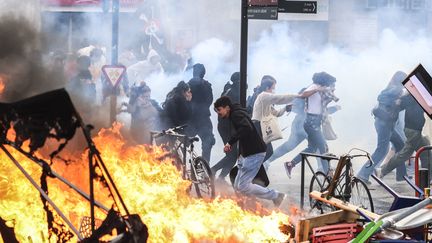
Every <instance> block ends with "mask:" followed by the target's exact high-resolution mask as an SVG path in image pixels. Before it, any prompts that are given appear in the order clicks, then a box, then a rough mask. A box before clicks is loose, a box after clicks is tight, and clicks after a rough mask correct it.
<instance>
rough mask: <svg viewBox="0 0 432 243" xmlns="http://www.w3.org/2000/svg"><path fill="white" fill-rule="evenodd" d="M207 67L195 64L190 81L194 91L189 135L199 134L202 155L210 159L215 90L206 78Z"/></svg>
mask: <svg viewBox="0 0 432 243" xmlns="http://www.w3.org/2000/svg"><path fill="white" fill-rule="evenodd" d="M205 73H206V70H205V67H204V65H203V64H201V63H197V64H195V65H194V66H193V78H192V79H191V80H190V81H189V83H188V84H189V87H190V89H191V91H192V101H191V103H192V120H191V122H190V127H189V128H188V130H189V132H188V133H189V135H190V136H195V135H198V136H199V137H200V139H201V141H202V151H203V152H202V155H203V157H204V159H206V160H207V161H209V160H210V154H211V149H212V147H213V145H214V144H215V138H214V135H213V125H212V123H211V120H210V106H211V105H212V103H213V90H212V87H211V84H210V82H209V81H207V80H205V79H204V75H205Z"/></svg>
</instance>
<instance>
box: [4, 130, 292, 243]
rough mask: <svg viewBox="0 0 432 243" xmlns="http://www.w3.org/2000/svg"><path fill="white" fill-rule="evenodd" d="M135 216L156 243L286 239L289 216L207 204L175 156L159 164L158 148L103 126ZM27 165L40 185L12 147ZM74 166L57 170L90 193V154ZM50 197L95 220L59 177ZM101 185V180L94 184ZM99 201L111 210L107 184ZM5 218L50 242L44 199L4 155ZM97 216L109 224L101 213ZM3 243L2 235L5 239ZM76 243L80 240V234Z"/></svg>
mask: <svg viewBox="0 0 432 243" xmlns="http://www.w3.org/2000/svg"><path fill="white" fill-rule="evenodd" d="M94 141H95V144H96V146H97V148H98V149H99V151H100V152H101V155H102V157H103V159H104V163H105V165H106V166H107V168H108V170H109V171H110V173H111V176H112V177H113V179H114V181H115V183H116V186H117V187H118V189H119V191H120V193H121V195H122V197H123V199H124V201H125V203H126V205H127V206H128V209H129V211H130V213H136V214H139V215H140V217H141V219H142V220H143V222H144V223H145V224H146V225H147V227H148V229H149V235H150V236H149V242H201V241H215V242H263V241H265V242H285V241H287V240H288V238H289V237H288V236H287V235H285V234H283V233H282V232H281V231H280V229H279V226H280V225H281V224H282V223H288V216H287V215H285V214H283V213H281V212H276V211H273V212H270V213H268V214H267V215H265V216H260V215H258V214H256V213H253V212H249V211H246V210H243V209H241V208H240V207H239V206H238V204H237V202H236V201H235V200H233V199H222V198H217V199H215V200H214V201H210V202H206V201H204V200H201V199H197V198H192V197H190V196H189V195H188V193H187V189H188V187H189V185H190V182H189V181H184V180H183V179H182V178H181V175H180V173H179V172H178V171H177V169H176V168H175V166H173V165H172V163H171V161H170V160H169V159H165V160H163V161H160V160H158V159H156V158H160V157H161V156H162V155H163V153H164V151H163V150H162V149H161V148H159V147H151V146H141V145H140V146H134V147H130V146H126V144H125V141H124V139H123V138H122V136H121V135H120V125H119V124H115V125H114V126H113V128H112V129H103V130H102V131H101V132H99V134H98V136H97V137H96V138H95V139H94ZM9 150H10V151H11V153H13V155H14V156H15V157H16V158H17V160H18V161H19V162H20V164H21V165H22V166H23V167H25V168H26V170H27V171H28V172H29V173H30V174H31V175H32V177H33V178H36V179H35V180H36V181H38V182H39V180H38V178H39V177H40V174H41V173H40V171H41V168H40V167H39V166H38V165H36V164H35V163H34V162H32V161H29V160H28V159H25V158H24V157H23V156H21V155H20V154H18V153H17V152H15V151H12V150H11V149H9ZM75 160H77V161H74V162H72V163H70V164H68V165H66V164H64V163H54V165H53V166H52V168H53V169H54V170H55V171H56V172H57V173H59V174H62V176H64V177H65V178H66V179H68V180H69V181H71V182H72V183H73V184H75V185H78V186H79V187H80V188H81V189H82V190H83V191H86V192H88V178H89V177H88V168H87V164H88V162H87V161H88V157H87V154H82V155H81V157H80V158H76V159H75ZM48 183H49V187H48V188H49V196H50V198H51V199H52V200H53V201H54V202H55V203H56V205H57V206H59V207H60V208H61V210H62V212H64V213H65V212H66V216H67V217H68V218H70V219H71V221H72V223H73V225H74V226H75V227H77V228H78V227H79V224H80V221H81V219H82V218H83V217H84V216H89V215H90V213H89V203H88V202H87V200H83V199H82V198H81V197H80V196H78V195H76V193H73V192H72V191H71V190H70V189H69V188H68V187H67V186H66V185H64V184H63V183H60V182H59V181H58V180H56V179H49V181H48ZM95 183H96V182H95ZM95 195H96V200H98V201H99V202H102V203H103V204H104V205H105V206H107V207H111V205H112V203H113V202H112V199H111V198H110V197H109V196H108V193H107V189H106V188H104V187H103V185H101V184H98V183H96V184H95ZM0 217H2V218H3V219H5V220H6V221H7V223H8V225H9V226H10V227H14V230H15V234H16V235H17V238H18V241H20V242H28V241H29V239H31V241H32V242H51V241H52V242H55V241H56V239H50V240H48V232H47V231H48V230H47V224H46V215H45V212H44V210H43V206H42V203H41V200H40V196H39V194H38V192H37V190H36V189H34V187H32V186H31V185H30V183H29V182H28V181H27V180H26V179H25V177H24V176H23V175H22V173H21V172H20V171H19V170H18V169H17V168H16V167H15V166H14V164H13V163H12V162H11V161H10V160H9V159H8V158H7V157H6V156H5V155H4V153H0ZM96 217H97V218H99V219H104V218H105V214H104V213H103V212H102V211H99V210H97V211H96ZM0 241H1V237H0ZM73 241H74V242H75V241H77V238H76V237H75V238H74V239H73Z"/></svg>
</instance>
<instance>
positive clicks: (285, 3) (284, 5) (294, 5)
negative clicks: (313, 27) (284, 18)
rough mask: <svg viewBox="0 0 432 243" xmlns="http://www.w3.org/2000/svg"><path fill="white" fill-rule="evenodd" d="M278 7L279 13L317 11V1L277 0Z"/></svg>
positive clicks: (311, 12) (310, 12) (309, 12)
mask: <svg viewBox="0 0 432 243" xmlns="http://www.w3.org/2000/svg"><path fill="white" fill-rule="evenodd" d="M278 7H279V9H278V11H279V12H281V13H306V14H316V13H317V1H289V0H279V5H278Z"/></svg>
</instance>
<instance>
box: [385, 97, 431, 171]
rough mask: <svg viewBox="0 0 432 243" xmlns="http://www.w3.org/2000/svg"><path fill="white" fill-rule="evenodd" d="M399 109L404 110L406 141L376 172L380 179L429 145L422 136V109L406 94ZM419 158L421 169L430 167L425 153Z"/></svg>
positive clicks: (423, 121) (423, 120)
mask: <svg viewBox="0 0 432 243" xmlns="http://www.w3.org/2000/svg"><path fill="white" fill-rule="evenodd" d="M400 108H401V109H402V110H405V128H404V132H405V136H406V138H407V139H406V141H405V144H404V146H403V148H402V149H401V150H400V151H399V152H397V153H396V154H395V155H393V157H392V158H391V159H390V160H389V161H388V162H387V163H386V164H385V165H383V166H382V167H381V170H378V173H377V174H378V177H381V178H382V177H383V176H385V175H387V174H388V173H389V172H390V171H392V170H394V169H395V168H397V167H398V166H400V165H403V164H404V163H405V161H407V160H408V159H409V158H410V157H411V155H412V154H413V152H414V151H417V150H418V149H420V148H421V147H423V146H428V145H430V142H429V140H428V139H427V138H426V137H425V136H422V130H423V126H424V124H425V118H424V114H423V109H422V108H421V107H420V105H419V104H418V103H417V102H416V100H415V99H414V98H413V97H412V96H411V95H410V94H407V95H405V96H403V97H402V98H401V104H400ZM420 158H421V164H422V167H423V168H427V169H429V167H430V165H429V163H428V155H427V153H422V154H421V155H420Z"/></svg>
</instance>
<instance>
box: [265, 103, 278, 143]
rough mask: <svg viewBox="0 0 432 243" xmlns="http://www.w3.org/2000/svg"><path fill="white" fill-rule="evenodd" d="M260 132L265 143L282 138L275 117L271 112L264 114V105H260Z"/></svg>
mask: <svg viewBox="0 0 432 243" xmlns="http://www.w3.org/2000/svg"><path fill="white" fill-rule="evenodd" d="M261 117H262V118H261V122H260V125H261V133H262V137H263V140H264V142H265V143H266V144H268V143H271V142H272V141H275V140H278V139H281V138H282V131H281V129H280V128H279V123H278V120H277V117H276V116H274V115H273V114H272V113H271V112H270V114H269V115H268V116H264V106H262V105H261Z"/></svg>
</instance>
